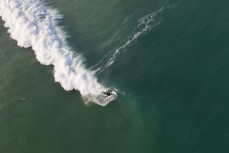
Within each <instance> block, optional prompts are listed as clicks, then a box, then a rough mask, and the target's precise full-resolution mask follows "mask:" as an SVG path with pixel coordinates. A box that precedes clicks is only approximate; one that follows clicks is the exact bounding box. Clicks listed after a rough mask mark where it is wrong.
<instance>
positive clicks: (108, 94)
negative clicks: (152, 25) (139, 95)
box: [103, 90, 115, 97]
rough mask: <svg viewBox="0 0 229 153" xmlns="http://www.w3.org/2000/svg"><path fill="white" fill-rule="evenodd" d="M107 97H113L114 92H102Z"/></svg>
mask: <svg viewBox="0 0 229 153" xmlns="http://www.w3.org/2000/svg"><path fill="white" fill-rule="evenodd" d="M103 93H104V94H105V95H106V96H107V97H109V96H111V95H114V94H115V92H114V91H112V90H107V91H104V92H103Z"/></svg>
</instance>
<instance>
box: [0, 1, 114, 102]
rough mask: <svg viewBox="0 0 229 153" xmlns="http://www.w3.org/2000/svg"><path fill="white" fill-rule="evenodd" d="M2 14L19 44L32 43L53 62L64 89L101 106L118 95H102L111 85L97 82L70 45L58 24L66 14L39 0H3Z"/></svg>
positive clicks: (45, 61) (40, 56)
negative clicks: (106, 85)
mask: <svg viewBox="0 0 229 153" xmlns="http://www.w3.org/2000/svg"><path fill="white" fill-rule="evenodd" d="M0 16H1V17H2V20H4V21H5V24H4V26H5V27H7V28H8V33H9V34H10V36H11V38H12V39H14V40H16V41H17V44H18V46H20V47H24V48H28V47H32V49H33V50H34V52H35V55H36V58H37V60H38V61H39V62H40V63H41V64H43V65H53V66H54V78H55V81H56V82H59V83H60V84H61V86H62V87H63V88H64V89H65V90H67V91H69V90H78V91H80V93H81V95H82V96H83V97H84V98H86V99H87V102H88V101H92V102H94V103H97V104H99V105H102V106H105V105H106V104H108V103H109V102H110V101H112V100H114V99H115V98H116V96H117V95H111V97H112V98H111V97H109V98H107V97H106V96H104V95H103V93H104V92H105V91H107V90H108V88H107V87H105V86H103V85H102V84H100V83H98V81H97V78H96V77H95V72H94V71H89V70H88V69H86V67H85V64H84V58H83V57H82V56H81V55H80V54H76V53H74V52H73V51H72V49H71V48H70V47H69V46H68V45H67V43H66V37H67V36H66V33H65V32H64V31H63V30H62V29H61V27H60V26H58V21H60V19H62V18H63V16H62V15H60V13H59V12H58V10H56V9H52V8H50V7H47V6H45V5H44V3H42V2H41V1H37V0H0Z"/></svg>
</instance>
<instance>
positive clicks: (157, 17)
mask: <svg viewBox="0 0 229 153" xmlns="http://www.w3.org/2000/svg"><path fill="white" fill-rule="evenodd" d="M163 10H164V7H161V8H160V9H158V10H156V11H154V12H153V13H149V14H147V15H145V16H143V17H142V18H140V19H139V20H138V25H137V27H136V28H135V29H134V31H133V33H132V34H131V35H130V36H128V39H127V40H126V41H125V42H124V43H123V44H122V45H121V46H120V47H118V48H116V49H115V50H112V51H111V52H109V53H108V54H107V55H105V56H104V57H103V59H102V60H100V61H99V62H98V63H97V64H96V65H95V66H93V67H92V69H96V70H95V71H96V72H102V71H104V70H105V69H107V68H108V67H110V66H111V65H112V64H114V63H115V61H116V59H117V57H118V56H119V55H120V53H121V52H122V51H123V50H124V49H125V48H127V47H129V46H131V45H132V44H133V42H135V41H136V40H137V39H139V38H140V37H141V36H143V35H144V34H145V33H146V32H148V31H150V30H151V29H152V28H153V27H155V26H157V25H159V24H160V23H161V21H162V19H161V13H162V11H163ZM101 63H102V66H101ZM97 66H99V68H97Z"/></svg>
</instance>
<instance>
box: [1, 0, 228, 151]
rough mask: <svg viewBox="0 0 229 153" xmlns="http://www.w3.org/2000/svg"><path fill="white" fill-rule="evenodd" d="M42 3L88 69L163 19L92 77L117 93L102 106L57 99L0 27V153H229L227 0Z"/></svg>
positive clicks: (69, 95) (47, 73) (74, 96)
mask: <svg viewBox="0 0 229 153" xmlns="http://www.w3.org/2000/svg"><path fill="white" fill-rule="evenodd" d="M51 2H52V6H53V7H54V8H57V9H58V10H60V12H61V13H62V14H64V19H63V21H62V22H61V23H60V24H61V25H62V26H64V29H65V31H67V33H68V34H69V35H70V38H69V39H68V43H69V45H70V46H71V47H72V48H73V49H74V50H75V51H76V52H80V53H82V54H83V55H84V57H85V58H86V59H87V60H86V64H87V66H88V67H91V66H93V65H95V64H96V63H98V62H99V61H100V60H101V59H103V57H104V56H105V55H107V54H109V53H112V51H114V50H116V49H117V48H119V47H122V46H123V45H124V44H125V43H126V42H127V41H128V40H130V38H131V36H132V35H133V34H134V33H136V31H137V30H136V29H137V28H136V27H137V26H138V20H139V19H140V18H142V17H143V16H145V15H147V14H151V13H153V12H155V11H157V10H159V9H160V8H163V11H162V12H161V13H160V15H159V17H158V18H160V19H161V22H160V24H158V25H156V26H154V27H153V28H152V29H151V30H149V31H146V32H145V33H144V34H143V35H141V36H140V37H138V38H137V39H135V40H134V41H132V42H131V43H130V45H128V46H127V47H125V48H123V49H121V50H120V54H119V55H118V56H117V58H116V60H115V62H114V63H113V65H111V66H110V67H108V68H107V69H105V70H104V71H103V72H101V73H99V74H98V78H99V80H100V81H101V82H102V83H105V84H108V85H110V86H114V87H116V88H118V89H119V91H120V94H119V97H118V98H117V100H115V101H113V102H112V103H110V104H109V105H108V106H106V107H101V106H97V105H90V106H86V105H85V104H84V103H83V100H82V98H81V96H80V94H79V93H78V92H77V91H71V92H66V91H64V90H63V89H62V88H61V86H60V85H59V84H58V83H55V82H54V78H53V72H52V71H53V70H52V67H46V66H42V65H41V64H39V62H38V61H37V60H36V59H35V55H34V52H33V51H32V50H31V49H24V48H19V47H18V46H17V44H16V41H14V40H11V39H10V37H9V34H8V33H7V32H6V29H5V28H4V27H3V24H4V23H3V22H2V21H0V32H1V35H0V153H41V152H42V153H228V152H229V147H228V146H229V94H228V91H229V60H228V58H229V52H228V50H229V38H228V35H229V11H228V8H229V2H228V1H226V0H219V1H217V2H216V1H213V0H208V1H207V0H202V1H197V0H192V1H187V2H186V1H181V0H141V1H140V0H132V1H131V0H126V1H121V0H112V1H105V0H94V1H89V0H55V1H51ZM99 66H101V65H99Z"/></svg>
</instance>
